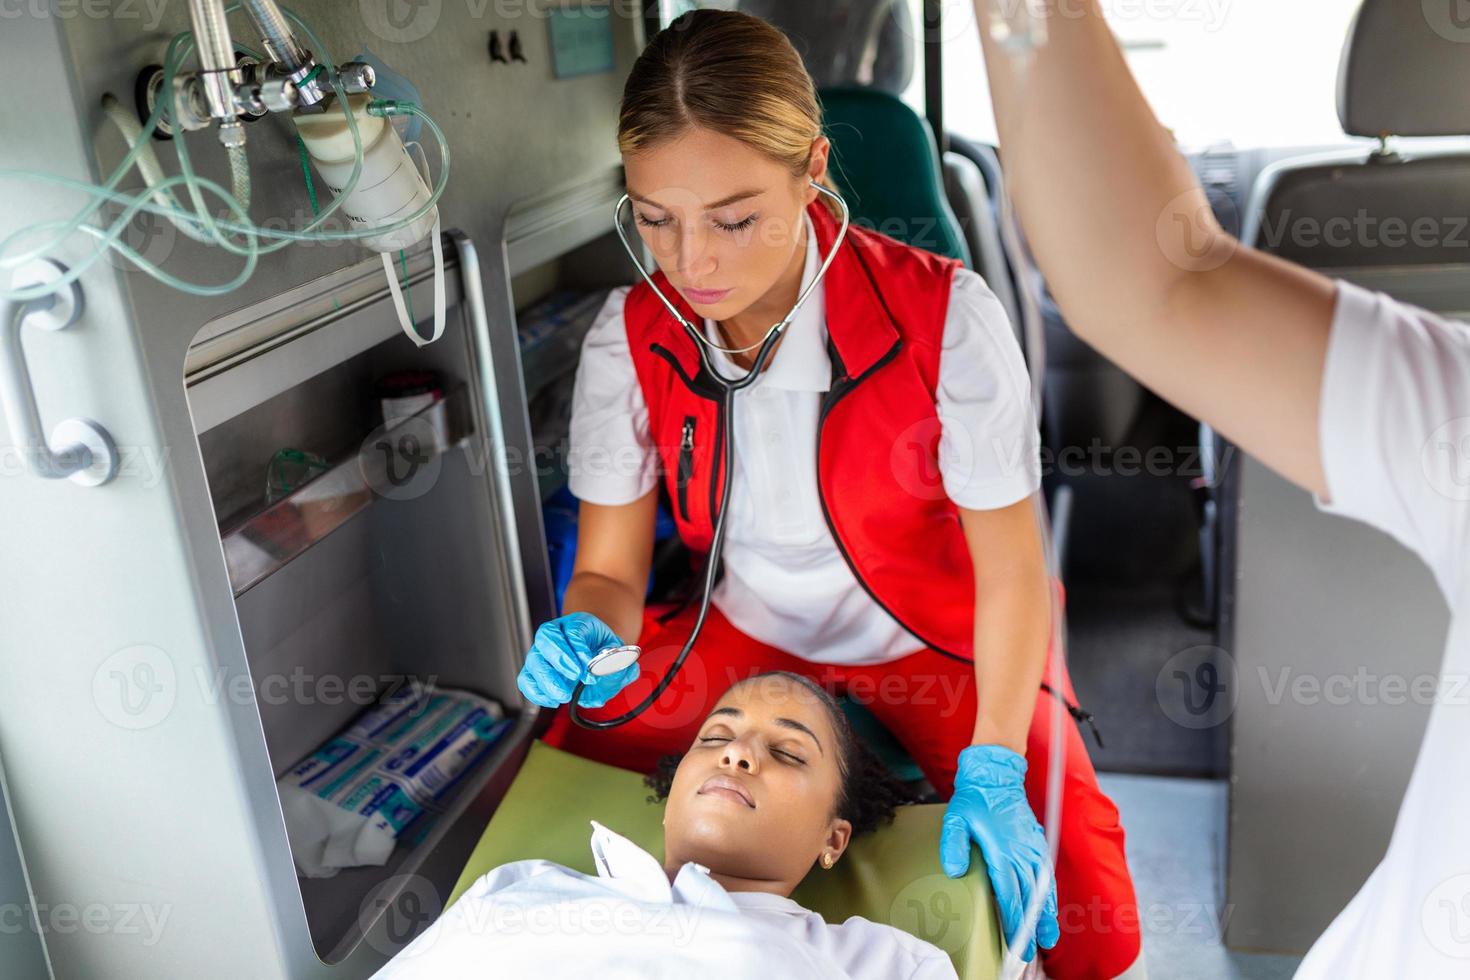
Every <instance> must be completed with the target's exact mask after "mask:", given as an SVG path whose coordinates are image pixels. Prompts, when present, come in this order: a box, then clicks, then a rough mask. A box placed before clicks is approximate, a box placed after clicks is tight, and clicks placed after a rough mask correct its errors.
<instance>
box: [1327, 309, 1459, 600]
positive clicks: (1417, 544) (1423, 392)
mask: <svg viewBox="0 0 1470 980" xmlns="http://www.w3.org/2000/svg"><path fill="white" fill-rule="evenodd" d="M1320 409H1321V413H1320V414H1321V418H1320V423H1319V437H1320V440H1321V448H1322V467H1323V470H1324V472H1325V474H1326V477H1327V488H1328V497H1329V498H1330V501H1324V500H1320V499H1319V500H1318V506H1319V507H1321V508H1322V509H1323V510H1326V511H1329V512H1332V513H1337V514H1343V515H1346V516H1348V517H1353V518H1356V519H1358V520H1360V521H1363V522H1364V523H1367V524H1371V525H1373V526H1374V527H1377V528H1379V529H1381V530H1383V531H1386V532H1388V533H1389V534H1391V535H1393V536H1394V537H1395V538H1397V539H1398V540H1399V541H1400V542H1402V543H1403V544H1404V545H1405V546H1407V547H1408V548H1409V549H1411V550H1412V551H1414V552H1415V553H1417V554H1418V555H1419V556H1420V557H1421V558H1423V559H1424V561H1425V562H1426V563H1427V564H1428V565H1429V567H1430V569H1431V570H1432V571H1433V572H1434V575H1435V578H1436V579H1437V580H1438V582H1439V586H1440V588H1441V589H1442V590H1444V591H1445V592H1446V594H1448V595H1454V594H1456V593H1457V592H1458V585H1459V582H1460V576H1461V569H1462V567H1463V565H1464V563H1465V558H1466V552H1467V548H1470V540H1467V533H1466V532H1467V513H1470V327H1467V326H1466V325H1465V324H1464V323H1460V322H1457V321H1453V320H1446V319H1444V318H1442V317H1439V316H1435V315H1434V314H1432V313H1428V312H1426V311H1424V310H1421V309H1419V308H1418V307H1414V306H1409V305H1407V304H1405V303H1400V302H1397V301H1396V300H1393V299H1391V298H1390V297H1388V296H1385V295H1383V294H1381V293H1372V292H1369V291H1367V290H1365V289H1361V288H1359V287H1357V286H1354V285H1351V284H1350V283H1346V282H1339V283H1338V287H1337V308H1336V312H1335V314H1334V316H1333V322H1332V335H1331V338H1330V340H1329V341H1328V347H1327V359H1326V362H1325V364H1324V367H1323V372H1322V400H1321V405H1320Z"/></svg>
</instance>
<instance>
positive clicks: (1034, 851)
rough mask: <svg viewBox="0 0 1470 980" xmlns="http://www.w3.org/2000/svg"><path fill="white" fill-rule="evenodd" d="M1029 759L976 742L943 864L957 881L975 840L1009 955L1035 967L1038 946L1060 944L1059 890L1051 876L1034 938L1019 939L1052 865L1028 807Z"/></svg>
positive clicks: (960, 784)
mask: <svg viewBox="0 0 1470 980" xmlns="http://www.w3.org/2000/svg"><path fill="white" fill-rule="evenodd" d="M1025 781H1026V760H1025V759H1023V758H1021V756H1019V755H1017V754H1016V753H1015V752H1013V751H1011V750H1010V749H1008V748H1006V747H1005V746H1004V745H972V746H970V747H969V748H967V749H965V750H964V751H963V752H961V753H960V768H959V772H958V773H957V774H956V775H955V780H954V796H953V798H951V799H950V801H949V809H947V810H945V811H944V825H943V830H942V831H941V832H940V835H939V863H940V864H941V865H942V866H943V868H944V873H945V874H947V875H949V876H950V877H951V878H961V877H964V875H965V873H966V872H967V871H969V870H970V841H972V840H973V841H974V842H975V843H976V844H979V845H980V854H981V856H982V857H984V859H985V870H986V872H987V873H988V874H989V875H990V886H991V888H992V889H993V890H994V891H995V903H996V905H998V906H999V907H1000V921H1001V925H1002V926H1004V927H1005V931H1006V942H1007V943H1008V944H1010V943H1014V945H1012V946H1011V951H1012V952H1014V953H1016V954H1017V955H1019V956H1020V957H1021V959H1022V960H1024V961H1025V962H1027V963H1029V962H1031V959H1032V957H1034V956H1035V955H1036V944H1037V943H1040V944H1041V947H1042V948H1043V949H1051V948H1052V947H1053V946H1055V945H1056V944H1057V939H1058V938H1060V935H1061V934H1060V932H1059V931H1058V929H1057V889H1056V884H1055V882H1054V881H1052V880H1050V876H1048V881H1047V885H1046V888H1047V894H1046V901H1045V902H1044V903H1043V904H1042V906H1041V917H1040V919H1038V920H1037V922H1036V934H1035V936H1034V937H1032V936H1026V937H1019V936H1017V935H1016V933H1017V932H1019V931H1020V928H1021V920H1022V919H1024V918H1025V916H1026V904H1027V902H1029V901H1030V899H1031V892H1032V891H1033V889H1035V887H1036V873H1037V871H1038V870H1040V869H1041V868H1043V867H1045V866H1046V865H1047V864H1049V863H1050V861H1051V856H1050V854H1049V853H1048V852H1047V847H1046V834H1044V833H1042V830H1041V825H1040V824H1038V823H1037V822H1036V816H1035V814H1033V813H1032V812H1031V804H1030V803H1028V802H1026V782H1025Z"/></svg>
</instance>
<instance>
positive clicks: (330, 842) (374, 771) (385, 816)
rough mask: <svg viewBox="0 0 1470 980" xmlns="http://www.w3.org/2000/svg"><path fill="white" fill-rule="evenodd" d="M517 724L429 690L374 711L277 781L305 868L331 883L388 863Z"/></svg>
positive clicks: (472, 700) (407, 693)
mask: <svg viewBox="0 0 1470 980" xmlns="http://www.w3.org/2000/svg"><path fill="white" fill-rule="evenodd" d="M510 723H511V720H510V719H508V718H505V717H504V714H503V712H502V711H501V709H500V706H499V705H497V704H495V703H494V702H493V701H487V700H486V699H484V698H481V697H476V696H475V695H473V694H468V693H465V692H460V691H435V690H431V689H424V688H420V687H412V688H404V689H403V690H400V691H398V692H396V693H395V694H393V695H391V696H390V697H388V698H386V699H384V700H383V702H382V703H380V704H378V705H376V706H374V707H373V708H371V709H369V710H368V711H367V712H365V713H364V714H363V715H362V716H361V717H359V718H358V719H357V720H356V721H355V722H353V724H352V725H350V726H348V728H347V729H346V730H344V731H342V732H341V733H339V734H338V735H337V736H336V737H335V738H333V739H332V740H331V741H329V742H327V743H326V744H325V745H323V746H322V747H321V748H319V749H317V750H316V751H315V752H313V753H312V754H311V755H309V756H307V757H306V758H305V759H302V760H301V761H300V762H298V763H297V764H296V765H295V766H292V767H291V769H290V771H288V772H287V773H286V774H285V775H284V776H282V777H281V778H280V779H279V780H277V782H276V787H277V789H278V790H279V792H280V796H281V808H282V810H283V811H284V813H285V816H286V833H287V836H288V837H289V838H290V840H291V852H292V854H293V856H294V857H295V859H296V867H297V868H298V869H299V870H300V872H301V873H302V874H303V875H305V876H306V877H308V878H330V877H331V876H333V875H335V874H336V873H337V872H338V870H340V869H341V868H353V867H358V866H360V865H381V864H384V863H386V862H387V860H388V856H389V855H390V854H392V853H393V848H394V847H395V846H396V845H397V843H398V836H399V834H401V833H402V832H403V830H404V828H406V827H407V826H408V825H409V824H411V823H412V822H413V821H414V820H416V819H417V818H418V817H419V816H420V815H421V814H423V813H425V812H434V811H436V810H437V809H438V806H439V804H440V802H441V801H442V800H443V799H444V797H445V796H446V795H447V794H448V793H449V791H450V790H451V789H452V788H453V787H454V785H455V784H456V783H457V782H458V780H459V778H460V777H461V776H463V775H464V774H465V773H466V772H468V771H469V770H470V769H472V768H473V767H474V765H475V764H476V763H477V762H479V761H480V760H481V759H483V758H484V757H485V756H486V755H487V754H488V753H489V751H490V750H491V748H493V747H494V745H495V743H496V742H497V741H498V740H499V739H500V736H501V735H503V734H504V733H505V731H506V729H507V728H509V727H510Z"/></svg>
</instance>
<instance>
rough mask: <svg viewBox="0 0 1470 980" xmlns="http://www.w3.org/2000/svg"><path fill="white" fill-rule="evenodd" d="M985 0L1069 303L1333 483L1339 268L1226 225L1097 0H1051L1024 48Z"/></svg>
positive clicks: (996, 62) (1229, 431) (1293, 469)
mask: <svg viewBox="0 0 1470 980" xmlns="http://www.w3.org/2000/svg"><path fill="white" fill-rule="evenodd" d="M1018 2H1019V0H975V7H976V16H977V18H978V20H979V23H980V24H981V30H980V34H981V37H982V39H983V41H982V43H983V45H984V47H985V61H986V66H987V70H988V72H989V75H990V90H991V97H992V98H993V100H994V102H995V115H996V121H997V123H998V125H999V128H1000V143H1001V154H1002V157H1003V158H1004V161H1005V172H1006V180H1007V184H1008V187H1009V190H1010V193H1011V196H1012V198H1013V199H1014V201H1015V205H1016V210H1017V213H1018V215H1019V217H1020V220H1021V224H1022V226H1023V227H1024V228H1025V231H1026V235H1027V239H1028V240H1029V242H1030V244H1031V247H1032V250H1033V251H1034V253H1035V256H1036V260H1037V263H1038V264H1039V265H1040V267H1041V271H1042V274H1043V275H1044V276H1045V277H1046V281H1047V284H1048V285H1049V286H1050V288H1051V290H1052V293H1053V295H1054V296H1055V297H1056V300H1057V303H1058V304H1059V306H1060V307H1061V310H1062V313H1063V314H1064V315H1065V316H1066V318H1067V322H1068V323H1069V324H1070V325H1071V327H1072V328H1073V329H1074V330H1075V331H1076V332H1077V334H1078V335H1079V336H1081V337H1083V338H1084V339H1085V340H1087V341H1088V342H1089V343H1091V344H1092V345H1093V346H1094V347H1096V348H1097V349H1098V350H1099V351H1101V352H1102V353H1103V354H1104V355H1106V356H1107V357H1109V358H1111V359H1112V360H1113V361H1115V362H1116V363H1117V364H1118V365H1120V366H1121V367H1122V368H1123V369H1124V370H1126V371H1128V372H1129V373H1130V374H1132V375H1133V376H1134V377H1136V378H1138V380H1139V381H1141V382H1142V383H1143V384H1145V385H1147V386H1148V387H1149V388H1151V389H1153V390H1154V391H1155V392H1157V393H1158V394H1159V395H1161V396H1163V397H1164V398H1166V399H1167V400H1168V401H1170V402H1171V403H1173V404H1174V405H1176V406H1178V407H1179V408H1181V409H1182V410H1184V411H1185V412H1188V413H1189V414H1190V415H1193V416H1195V417H1196V418H1199V419H1202V420H1204V421H1205V422H1208V423H1209V424H1210V425H1212V426H1214V427H1215V428H1216V429H1218V430H1219V431H1220V432H1221V433H1223V434H1224V435H1225V436H1226V437H1227V438H1229V439H1231V440H1232V441H1233V442H1235V443H1236V444H1238V445H1240V446H1241V447H1243V448H1244V449H1245V450H1246V451H1247V452H1250V453H1251V454H1252V455H1254V456H1256V457H1258V458H1259V459H1261V460H1262V461H1264V462H1265V463H1266V464H1267V465H1269V466H1271V467H1272V468H1273V469H1275V470H1277V471H1278V472H1280V473H1282V474H1283V475H1284V476H1286V477H1287V478H1288V479H1290V480H1292V481H1293V482H1295V483H1297V484H1300V485H1301V486H1304V487H1306V488H1308V489H1310V490H1313V491H1315V492H1317V493H1319V494H1322V495H1323V496H1324V497H1325V496H1326V481H1325V477H1324V476H1323V472H1322V461H1321V454H1320V450H1319V446H1318V435H1317V432H1318V430H1317V418H1318V400H1319V396H1320V393H1321V388H1322V368H1323V361H1324V358H1325V355H1326V350H1327V337H1328V333H1329V331H1330V329H1331V323H1332V313H1333V307H1334V288H1333V284H1332V282H1331V280H1329V279H1326V278H1324V277H1323V276H1320V275H1318V274H1316V273H1313V272H1310V271H1307V270H1306V269H1303V268H1301V267H1299V266H1295V265H1292V264H1290V263H1287V262H1283V261H1281V260H1279V259H1276V258H1273V257H1271V256H1268V255H1264V254H1262V253H1260V252H1257V251H1255V250H1253V249H1250V248H1246V247H1245V246H1243V245H1241V244H1240V243H1238V242H1237V241H1235V240H1234V239H1233V238H1231V237H1230V236H1228V235H1226V234H1225V233H1224V232H1223V231H1222V230H1221V229H1220V227H1219V226H1218V224H1216V222H1215V220H1214V217H1213V215H1212V214H1211V211H1210V207H1209V204H1208V203H1207V201H1206V198H1205V194H1204V191H1203V190H1202V189H1201V187H1200V186H1199V182H1198V181H1197V180H1196V179H1195V177H1194V174H1193V172H1192V171H1191V170H1190V168H1189V165H1188V163H1186V162H1185V160H1184V158H1183V157H1182V156H1181V155H1180V154H1179V152H1178V151H1177V150H1176V149H1175V148H1174V145H1173V141H1172V140H1171V138H1170V136H1169V133H1168V132H1167V131H1166V130H1165V129H1164V128H1163V127H1162V126H1161V125H1160V124H1159V122H1158V120H1157V119H1155V118H1154V115H1153V112H1152V111H1151V110H1150V109H1149V106H1148V104H1147V103H1146V102H1145V101H1144V98H1143V95H1142V94H1141V93H1140V92H1139V90H1138V86H1137V85H1136V84H1135V82H1134V80H1133V76H1132V74H1131V73H1130V72H1129V70H1128V66H1127V64H1126V62H1125V61H1124V59H1123V54H1122V51H1121V50H1119V48H1118V45H1117V42H1116V41H1115V39H1114V37H1113V34H1112V31H1111V30H1110V29H1109V28H1108V26H1107V24H1106V23H1105V22H1104V20H1103V17H1102V15H1101V13H1100V12H1099V10H1098V6H1097V3H1096V0H1069V2H1068V3H1067V4H1065V5H1064V6H1063V8H1062V10H1061V11H1060V12H1059V11H1058V10H1057V8H1056V5H1055V4H1048V7H1049V8H1050V10H1051V14H1050V16H1048V17H1047V20H1046V28H1047V33H1048V35H1049V36H1048V40H1047V42H1046V43H1045V44H1044V45H1042V46H1041V47H1039V48H1038V49H1037V50H1036V51H1035V52H1034V53H1033V54H1032V55H1031V56H1030V58H1029V61H1027V62H1024V63H1023V62H1016V61H1013V60H1012V59H1011V57H1010V56H1009V55H1007V54H1006V53H1005V52H1003V51H1001V50H1000V49H999V48H998V47H997V46H996V45H995V43H994V42H993V41H992V39H991V38H990V36H989V31H988V30H987V29H986V26H985V25H986V24H988V23H989V17H990V13H991V9H992V7H993V6H997V5H998V6H999V7H1000V8H1002V9H1011V8H1012V7H1014V6H1015V4H1017V3H1018Z"/></svg>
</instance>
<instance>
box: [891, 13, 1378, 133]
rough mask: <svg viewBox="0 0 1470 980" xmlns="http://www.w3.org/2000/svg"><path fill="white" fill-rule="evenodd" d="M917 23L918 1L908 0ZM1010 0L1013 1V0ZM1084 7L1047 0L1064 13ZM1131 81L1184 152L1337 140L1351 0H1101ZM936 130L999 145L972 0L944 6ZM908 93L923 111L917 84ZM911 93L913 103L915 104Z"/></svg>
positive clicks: (919, 16) (921, 98) (921, 97)
mask: <svg viewBox="0 0 1470 980" xmlns="http://www.w3.org/2000/svg"><path fill="white" fill-rule="evenodd" d="M907 2H908V3H909V4H910V6H911V8H912V11H913V15H914V17H915V23H922V19H921V18H922V7H923V0H907ZM1013 2H1019V0H1013ZM1081 2H1082V0H1054V5H1055V6H1056V7H1058V8H1059V9H1060V10H1062V11H1066V10H1068V9H1077V8H1079V7H1080V4H1081ZM1102 2H1103V10H1104V13H1105V15H1106V16H1107V18H1108V20H1109V21H1110V22H1111V23H1112V26H1113V30H1114V31H1115V32H1116V33H1117V35H1118V38H1119V40H1120V41H1121V42H1122V44H1123V49H1124V51H1125V52H1127V57H1128V60H1129V63H1130V66H1131V67H1132V69H1133V74H1134V75H1135V77H1137V79H1138V83H1139V86H1140V87H1141V88H1142V89H1143V92H1144V94H1145V95H1146V96H1147V97H1148V100H1149V102H1150V103H1151V104H1152V105H1153V108H1154V111H1155V113H1157V114H1158V117H1159V119H1160V120H1161V121H1162V122H1163V123H1164V125H1166V126H1168V127H1170V128H1171V129H1172V130H1173V131H1174V133H1175V136H1176V137H1177V138H1178V140H1179V141H1180V142H1181V143H1183V144H1184V145H1186V146H1191V147H1200V146H1205V145H1208V144H1212V143H1218V142H1222V141H1225V140H1229V141H1230V142H1232V143H1234V144H1235V145H1237V146H1245V147H1257V146H1262V147H1270V146H1305V145H1312V144H1322V143H1328V144H1330V143H1340V142H1343V141H1344V140H1345V139H1346V137H1344V135H1343V132H1342V127H1341V125H1339V123H1338V121H1337V95H1336V89H1337V64H1338V60H1339V58H1340V57H1341V54H1342V46H1343V43H1344V41H1345V39H1346V38H1347V31H1348V25H1349V24H1350V23H1351V22H1352V16H1353V12H1354V11H1355V10H1356V9H1357V7H1358V4H1359V2H1360V0H1311V2H1309V3H1283V2H1282V0H1102ZM944 16H945V18H946V23H945V28H944V40H945V50H944V113H945V125H946V126H947V127H948V128H949V129H950V130H951V131H953V132H956V133H960V134H962V135H965V136H969V137H972V138H975V139H979V140H983V141H985V142H988V143H994V142H995V141H996V132H995V119H994V117H993V116H992V114H991V111H990V97H989V86H988V85H987V84H986V80H985V66H984V62H983V61H982V59H981V56H980V43H979V36H978V33H977V29H976V25H975V15H974V8H973V4H972V3H970V0H963V2H959V0H945V3H944ZM911 88H912V89H913V91H912V92H911V93H908V97H909V100H910V101H911V103H912V104H914V105H917V106H922V104H923V79H922V78H919V79H917V81H916V83H915V86H911ZM915 98H916V99H917V101H914V100H915Z"/></svg>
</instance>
